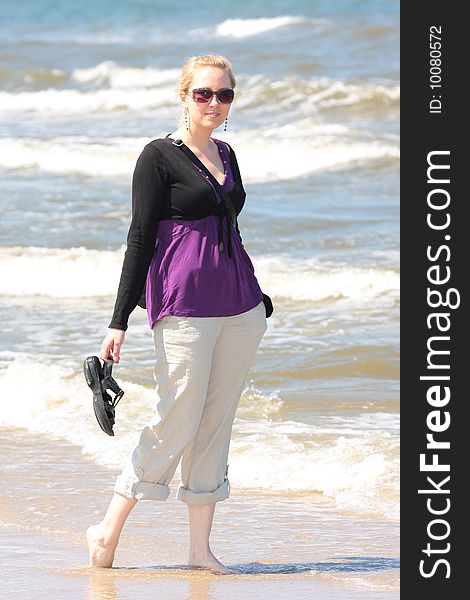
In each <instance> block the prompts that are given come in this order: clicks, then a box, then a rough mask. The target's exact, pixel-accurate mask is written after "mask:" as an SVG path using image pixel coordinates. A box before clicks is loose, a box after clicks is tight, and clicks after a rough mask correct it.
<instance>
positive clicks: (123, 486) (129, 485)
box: [114, 475, 170, 501]
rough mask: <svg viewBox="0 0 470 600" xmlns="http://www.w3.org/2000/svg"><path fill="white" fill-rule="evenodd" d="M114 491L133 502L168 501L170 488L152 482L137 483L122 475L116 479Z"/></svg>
mask: <svg viewBox="0 0 470 600" xmlns="http://www.w3.org/2000/svg"><path fill="white" fill-rule="evenodd" d="M114 491H115V492H117V493H118V494H121V495H122V496H126V498H130V499H131V500H163V501H164V500H166V499H167V498H168V496H169V495H170V488H169V487H168V486H167V485H161V484H160V483H151V482H150V481H135V480H131V479H126V478H125V477H122V476H121V475H120V476H119V477H118V478H117V479H116V484H115V486H114Z"/></svg>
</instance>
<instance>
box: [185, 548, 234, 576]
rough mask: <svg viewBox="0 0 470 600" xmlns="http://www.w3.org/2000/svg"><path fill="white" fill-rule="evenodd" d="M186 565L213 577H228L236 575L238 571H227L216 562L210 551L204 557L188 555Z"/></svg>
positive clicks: (218, 561)
mask: <svg viewBox="0 0 470 600" xmlns="http://www.w3.org/2000/svg"><path fill="white" fill-rule="evenodd" d="M188 565H189V567H190V568H191V569H206V570H208V571H210V572H211V573H214V574H215V575H230V574H233V573H238V571H235V570H233V569H229V568H227V567H226V566H225V565H223V564H222V563H221V562H220V560H217V558H216V557H215V556H214V555H213V554H212V552H211V551H210V550H209V553H205V554H204V555H202V554H198V555H196V554H191V553H190V555H189V561H188Z"/></svg>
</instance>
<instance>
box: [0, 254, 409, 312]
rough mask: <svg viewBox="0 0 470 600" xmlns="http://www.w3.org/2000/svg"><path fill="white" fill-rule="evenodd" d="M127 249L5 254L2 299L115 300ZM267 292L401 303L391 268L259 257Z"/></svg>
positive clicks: (0, 272) (0, 270) (0, 258)
mask: <svg viewBox="0 0 470 600" xmlns="http://www.w3.org/2000/svg"><path fill="white" fill-rule="evenodd" d="M123 255H124V246H123V247H121V248H120V249H119V250H114V251H111V250H90V249H86V248H42V247H34V246H32V247H20V246H16V247H3V248H0V294H1V295H8V296H34V295H39V296H49V297H54V298H61V297H68V298H86V297H92V296H103V295H114V294H115V293H116V289H117V285H118V282H119V276H120V270H121V265H122V260H123ZM253 263H254V266H255V271H256V274H257V278H258V280H259V282H260V285H261V287H262V288H263V289H267V290H269V293H270V295H272V296H274V297H276V298H288V299H293V300H312V301H320V300H324V299H327V298H329V299H335V298H336V299H340V298H349V299H351V300H358V301H361V302H362V301H364V300H368V301H373V302H375V303H377V304H381V303H383V302H388V301H390V299H394V298H397V297H398V294H399V287H400V279H399V274H398V273H397V272H396V271H394V270H392V269H386V268H377V267H374V268H365V267H353V266H348V265H334V264H324V263H322V262H321V261H319V260H316V259H310V260H301V259H291V258H288V257H281V256H277V257H276V256H257V257H256V258H255V259H254V260H253Z"/></svg>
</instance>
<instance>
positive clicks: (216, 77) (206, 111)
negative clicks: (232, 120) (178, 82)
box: [181, 67, 232, 129]
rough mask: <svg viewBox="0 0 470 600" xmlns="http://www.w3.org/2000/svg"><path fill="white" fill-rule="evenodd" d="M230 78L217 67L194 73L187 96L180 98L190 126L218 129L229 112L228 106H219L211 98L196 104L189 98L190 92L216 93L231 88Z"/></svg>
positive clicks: (199, 69) (197, 70)
mask: <svg viewBox="0 0 470 600" xmlns="http://www.w3.org/2000/svg"><path fill="white" fill-rule="evenodd" d="M231 87H232V86H231V83H230V77H229V74H228V73H227V71H225V70H224V69H219V68H217V67H200V68H198V69H196V70H195V71H194V76H193V80H192V82H191V85H190V86H189V90H188V92H187V94H185V95H184V96H182V97H181V100H182V102H183V105H184V106H186V107H187V109H188V112H189V122H190V126H199V127H206V128H208V129H215V128H216V127H219V125H221V124H222V123H223V122H224V121H225V119H226V118H227V116H228V113H229V112H230V104H221V103H220V102H219V101H218V100H217V97H216V96H215V95H214V96H212V98H211V100H210V101H209V102H206V103H201V104H199V103H197V102H195V101H194V100H193V99H192V97H191V91H192V90H194V89H197V88H209V89H210V90H213V91H218V90H220V89H222V88H231Z"/></svg>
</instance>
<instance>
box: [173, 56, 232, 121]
mask: <svg viewBox="0 0 470 600" xmlns="http://www.w3.org/2000/svg"><path fill="white" fill-rule="evenodd" d="M203 67H214V68H216V69H223V70H224V71H227V74H228V76H229V78H230V85H231V86H232V88H234V87H235V86H236V85H237V82H236V81H235V77H234V75H233V72H232V64H231V63H230V61H229V60H228V59H227V58H225V57H224V56H220V54H201V55H200V56H190V57H189V58H187V59H186V62H185V63H184V65H183V68H182V70H181V76H180V80H179V82H178V88H177V89H178V98H179V97H180V96H181V94H186V92H187V91H188V90H189V88H190V87H191V83H192V81H193V78H194V71H195V70H196V69H200V68H203ZM182 122H183V111H181V114H180V118H179V125H181V124H182Z"/></svg>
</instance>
